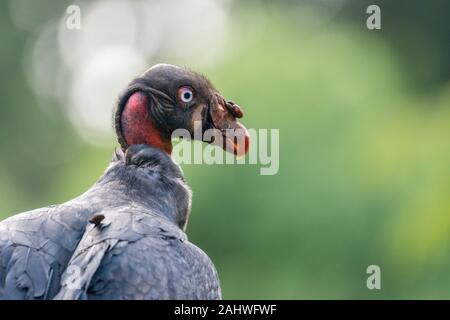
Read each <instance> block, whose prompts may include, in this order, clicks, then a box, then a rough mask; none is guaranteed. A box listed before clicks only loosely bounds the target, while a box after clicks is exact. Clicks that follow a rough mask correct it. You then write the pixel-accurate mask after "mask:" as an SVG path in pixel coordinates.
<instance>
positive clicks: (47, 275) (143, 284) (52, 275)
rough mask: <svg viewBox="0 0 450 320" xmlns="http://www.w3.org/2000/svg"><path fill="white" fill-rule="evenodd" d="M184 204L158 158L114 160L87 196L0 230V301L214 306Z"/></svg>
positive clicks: (139, 153)
mask: <svg viewBox="0 0 450 320" xmlns="http://www.w3.org/2000/svg"><path fill="white" fill-rule="evenodd" d="M190 201H191V194H190V190H189V189H188V187H187V186H186V184H185V182H184V178H183V175H182V172H181V169H180V168H179V167H178V166H177V165H176V164H175V163H173V162H172V160H171V159H170V157H169V156H167V155H166V154H165V153H164V152H163V151H161V150H159V149H156V148H153V147H150V146H145V145H133V146H131V147H130V148H129V149H128V150H127V153H126V155H124V154H123V153H122V152H121V151H119V152H117V153H116V155H115V157H114V159H113V161H112V163H111V165H110V167H109V168H108V169H107V170H106V172H105V174H104V175H103V176H102V177H101V178H100V179H99V181H98V182H97V183H96V184H95V185H94V186H93V187H92V188H91V189H89V190H88V191H87V192H86V193H85V194H83V195H81V196H80V197H78V198H76V199H74V200H72V201H70V202H67V203H65V204H62V205H57V206H51V207H48V208H43V209H38V210H34V211H31V212H27V213H22V214H19V215H16V216H13V217H11V218H9V219H6V220H5V221H3V222H1V223H0V299H52V298H56V299H220V298H221V293H220V286H219V280H218V277H217V272H216V270H215V268H214V266H213V264H212V262H211V261H210V259H209V258H208V256H207V255H206V254H205V253H204V252H203V251H201V250H200V249H199V248H197V247H196V246H195V245H193V244H192V243H190V242H189V241H188V240H187V236H186V234H185V233H184V229H185V227H186V223H187V218H188V214H189V211H190ZM93 217H94V219H92V218H93ZM98 217H100V218H98ZM89 220H92V222H93V223H89Z"/></svg>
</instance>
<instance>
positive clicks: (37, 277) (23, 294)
mask: <svg viewBox="0 0 450 320" xmlns="http://www.w3.org/2000/svg"><path fill="white" fill-rule="evenodd" d="M77 214H78V212H77V208H74V207H72V206H71V205H70V204H66V205H61V206H51V207H47V208H42V209H37V210H33V211H30V212H25V213H21V214H18V215H15V216H13V217H11V218H9V219H6V220H4V221H2V222H1V223H0V299H48V298H51V297H53V296H54V295H55V294H56V292H57V291H58V289H59V283H60V276H61V273H62V271H63V270H64V269H65V266H66V264H67V262H68V261H69V259H70V257H71V255H72V252H73V251H74V250H75V248H76V246H77V244H78V241H79V239H80V237H81V235H82V234H83V231H84V228H80V226H81V225H82V220H83V219H81V218H80V217H78V215H77ZM85 223H86V222H84V224H85Z"/></svg>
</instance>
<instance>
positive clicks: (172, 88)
mask: <svg viewBox="0 0 450 320" xmlns="http://www.w3.org/2000/svg"><path fill="white" fill-rule="evenodd" d="M242 116H243V111H242V109H241V108H240V107H239V106H238V105H237V104H235V103H234V102H232V101H227V100H225V99H224V98H223V97H222V95H221V94H220V93H219V92H218V91H217V90H216V89H215V88H214V86H213V85H212V84H211V82H210V81H209V80H208V79H206V78H205V77H204V76H202V75H200V74H198V73H196V72H193V71H190V70H187V69H184V68H180V67H177V66H173V65H168V64H158V65H155V66H153V67H152V68H150V69H149V70H147V71H146V72H145V73H144V74H143V75H141V76H140V77H138V78H136V79H135V80H133V81H132V82H131V83H130V84H129V86H128V88H127V89H126V90H125V92H124V93H123V94H122V96H121V97H120V99H119V103H118V106H117V108H116V110H115V113H114V123H115V130H116V133H117V137H118V140H119V143H120V145H121V147H122V149H123V150H126V149H127V148H128V147H129V146H130V145H134V144H148V145H151V146H154V147H157V148H160V149H162V150H164V151H166V152H167V153H169V154H170V153H171V150H172V143H171V135H172V133H173V132H174V131H175V130H177V129H186V130H187V131H188V132H189V133H190V138H192V139H199V138H198V137H201V140H202V141H204V142H208V143H213V144H217V145H220V146H221V147H222V148H223V149H224V150H227V151H229V152H232V153H234V154H236V155H238V156H242V155H245V154H246V153H247V151H248V149H249V142H250V138H249V134H248V132H247V129H246V128H245V127H244V126H243V125H242V124H240V123H239V122H238V121H237V119H238V118H241V117H242ZM209 129H213V130H216V131H217V134H218V136H219V137H220V138H221V139H215V137H217V135H215V136H211V135H208V138H204V135H203V133H205V131H206V130H209ZM199 130H200V131H201V132H200V134H199V132H198V131H199Z"/></svg>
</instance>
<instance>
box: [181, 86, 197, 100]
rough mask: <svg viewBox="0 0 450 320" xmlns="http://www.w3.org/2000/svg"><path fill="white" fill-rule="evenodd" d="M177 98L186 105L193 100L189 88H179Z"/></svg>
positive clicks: (192, 94) (192, 93)
mask: <svg viewBox="0 0 450 320" xmlns="http://www.w3.org/2000/svg"><path fill="white" fill-rule="evenodd" d="M178 97H179V99H180V100H181V101H183V102H185V103H188V102H191V101H192V99H194V92H193V91H192V89H191V88H189V87H181V88H180V89H178Z"/></svg>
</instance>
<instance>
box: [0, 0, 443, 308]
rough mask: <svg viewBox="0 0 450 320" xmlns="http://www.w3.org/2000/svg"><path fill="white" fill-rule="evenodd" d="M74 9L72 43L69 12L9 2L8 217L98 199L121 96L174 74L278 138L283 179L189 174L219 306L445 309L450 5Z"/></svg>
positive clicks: (61, 4)
mask: <svg viewBox="0 0 450 320" xmlns="http://www.w3.org/2000/svg"><path fill="white" fill-rule="evenodd" d="M75 3H76V4H78V5H79V6H80V8H81V14H82V16H81V17H82V20H81V22H82V25H81V30H71V31H67V30H64V19H65V17H66V8H67V6H68V5H69V4H72V2H68V1H58V2H57V1H50V0H39V1H31V0H30V1H24V0H14V1H1V4H0V40H1V47H0V102H1V106H0V148H1V150H2V151H1V152H0V218H2V219H3V218H6V217H7V216H9V215H12V214H14V213H17V212H21V211H26V210H30V209H33V208H37V207H41V206H46V205H49V204H51V203H59V202H64V201H67V200H69V199H71V198H73V197H75V196H77V195H79V194H81V193H82V192H84V191H85V190H86V189H88V188H89V187H90V186H91V185H92V184H93V183H94V182H95V181H96V179H97V178H98V177H99V176H100V175H101V174H102V172H103V170H104V169H105V168H106V166H107V165H108V162H109V159H110V156H111V154H112V150H113V149H114V147H115V146H116V141H115V139H114V137H113V133H112V130H111V129H110V127H109V123H110V113H111V110H112V108H113V105H114V103H115V99H116V98H117V95H118V93H119V90H116V88H117V89H119V88H124V87H125V85H126V83H127V82H128V81H129V80H131V78H132V77H133V76H135V75H138V74H139V73H140V72H142V71H144V70H145V68H143V69H142V67H143V66H144V65H145V67H149V66H151V65H153V64H155V63H158V62H167V63H174V64H180V65H184V66H188V67H190V68H193V69H196V70H199V71H201V72H203V73H205V74H206V75H208V77H209V78H210V79H211V80H212V81H213V83H214V84H215V85H216V87H217V88H218V89H220V91H221V92H222V93H223V94H224V96H226V97H228V98H230V99H233V100H235V101H236V102H238V103H239V104H240V105H242V106H243V107H244V109H245V111H246V116H245V118H244V119H243V123H245V125H246V126H247V127H249V128H256V129H258V128H276V129H280V170H279V173H278V174H277V175H274V176H261V175H259V167H258V166H255V165H245V166H244V165H241V166H233V165H228V166H225V165H222V166H221V165H213V166H207V165H184V166H183V169H184V171H185V174H186V177H187V181H188V183H189V185H190V186H191V188H192V190H193V192H194V197H193V208H192V215H191V219H190V222H189V226H188V236H189V237H190V239H191V241H193V242H194V243H196V244H197V245H199V246H200V247H201V248H202V249H204V250H205V251H206V252H207V253H208V254H209V255H210V257H211V258H212V260H213V261H214V262H215V264H216V267H217V269H218V271H219V275H220V278H221V283H222V289H223V295H224V298H226V299H241V298H242V299H253V298H255V299H259V298H262V299H316V298H324V299H335V298H337V299H386V298H393V299H401V298H412V299H416V298H425V299H430V298H437V299H441V298H447V299H449V298H450V166H449V163H450V148H449V138H450V108H449V107H450V59H449V57H450V41H449V40H450V19H449V16H448V13H449V12H450V10H449V9H450V3H449V2H448V1H438V0H436V1H429V2H426V1H421V2H419V1H395V2H394V1H376V2H371V1H356V0H347V1H346V0H339V1H327V0H321V1H280V2H276V3H275V2H274V1H245V2H244V1H242V2H238V1H218V2H217V3H215V4H211V3H207V2H205V1H200V0H196V1H186V2H183V3H184V4H183V5H179V4H177V3H175V2H174V1H125V0H124V1H96V2H94V1H92V2H91V1H89V2H88V1H77V2H75ZM370 4H378V5H379V6H380V7H381V13H382V30H375V31H371V30H368V29H367V28H366V19H367V17H368V15H367V14H366V8H367V6H368V5H370ZM137 6H142V7H140V9H139V8H137ZM146 6H147V7H146ZM180 6H181V8H180ZM144 8H146V9H145V10H144ZM174 8H178V9H177V10H174ZM153 9H154V10H153ZM146 10H148V11H146ZM158 10H159V11H158ZM155 12H157V13H158V14H154V13H155ZM147 13H148V15H149V16H146V14H147ZM152 14H153V15H152ZM134 15H135V16H134ZM137 15H138V16H139V17H138V18H137ZM133 17H134V18H133ZM158 17H159V19H158ZM133 21H134V22H133ZM136 21H138V23H135V22H136ZM133 23H134V24H133ZM99 30H100V31H101V30H103V31H101V32H99ZM124 30H125V31H124ZM77 32H78V33H77ZM102 32H103V33H102ZM131 33H133V36H132V35H131ZM99 46H100V47H101V48H100V47H99ZM124 48H125V49H124ZM100 51H101V52H102V54H101V55H98V54H99V52H100ZM117 70H119V71H120V72H119V71H117ZM122 71H123V72H122ZM108 79H111V81H108ZM113 80H114V81H115V85H114V86H112V87H111V86H110V83H111V82H113ZM105 88H106V89H105ZM102 90H103V91H102ZM100 91H101V92H100ZM97 97H100V98H98V99H97ZM105 123H106V124H107V125H106V127H107V128H106V127H105ZM99 124H101V125H99ZM105 128H106V129H105ZM372 264H375V265H379V266H380V267H381V285H382V289H381V290H368V289H367V287H366V279H367V277H368V275H367V274H366V268H367V267H368V266H369V265H372Z"/></svg>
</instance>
